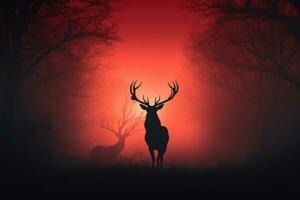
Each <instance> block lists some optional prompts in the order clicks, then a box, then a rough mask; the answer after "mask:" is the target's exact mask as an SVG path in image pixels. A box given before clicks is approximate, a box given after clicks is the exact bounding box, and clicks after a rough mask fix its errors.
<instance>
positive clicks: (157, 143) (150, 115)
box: [130, 81, 179, 168]
mask: <svg viewBox="0 0 300 200" xmlns="http://www.w3.org/2000/svg"><path fill="white" fill-rule="evenodd" d="M141 84H142V82H141V83H140V84H137V81H133V82H131V85H130V94H131V99H132V100H134V101H137V102H139V103H140V106H141V108H142V109H143V110H145V111H147V115H146V119H145V124H144V125H145V129H146V134H145V141H146V143H147V145H148V149H149V151H150V155H151V159H152V167H153V168H154V167H155V155H154V150H157V151H158V155H157V159H156V162H157V167H158V168H162V167H163V157H164V154H165V152H166V150H167V145H168V142H169V133H168V129H167V128H166V127H165V126H162V125H161V122H160V120H159V118H158V115H157V111H158V110H160V109H162V108H163V106H164V104H165V103H166V102H168V101H170V100H172V99H173V98H174V97H175V95H176V94H177V92H178V89H179V87H178V83H177V82H176V81H175V82H173V84H172V85H170V84H169V83H168V85H169V87H170V88H171V94H170V96H169V97H168V98H167V99H166V100H164V101H160V96H159V97H158V98H156V97H155V100H154V105H152V106H151V105H150V103H149V98H145V97H144V95H143V100H140V99H139V98H138V97H137V96H136V90H137V89H138V88H139V87H140V86H141Z"/></svg>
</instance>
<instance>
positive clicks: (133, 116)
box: [101, 98, 144, 137]
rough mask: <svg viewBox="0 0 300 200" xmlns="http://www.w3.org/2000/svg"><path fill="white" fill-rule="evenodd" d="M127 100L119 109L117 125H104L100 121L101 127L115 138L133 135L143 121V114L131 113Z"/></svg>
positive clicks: (131, 109)
mask: <svg viewBox="0 0 300 200" xmlns="http://www.w3.org/2000/svg"><path fill="white" fill-rule="evenodd" d="M128 104H129V100H127V98H126V101H125V102H124V104H123V106H122V108H121V114H122V116H121V118H120V119H119V120H118V123H113V122H111V123H105V122H104V121H103V120H102V123H101V127H102V128H103V129H106V130H108V131H110V132H112V133H114V135H115V136H117V137H121V136H124V137H128V136H130V135H131V134H133V133H134V131H135V130H136V128H137V127H138V126H139V124H140V123H141V122H142V121H144V120H143V112H140V113H137V112H133V108H132V106H129V105H128Z"/></svg>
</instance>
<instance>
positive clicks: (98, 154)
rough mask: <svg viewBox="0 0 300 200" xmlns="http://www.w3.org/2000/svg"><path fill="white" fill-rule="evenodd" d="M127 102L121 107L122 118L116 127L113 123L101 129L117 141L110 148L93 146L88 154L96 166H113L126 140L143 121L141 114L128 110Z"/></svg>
mask: <svg viewBox="0 0 300 200" xmlns="http://www.w3.org/2000/svg"><path fill="white" fill-rule="evenodd" d="M128 104H129V102H128V100H126V102H125V104H124V105H123V106H122V109H121V113H122V116H121V118H120V119H119V121H118V123H117V125H114V123H103V121H102V125H101V127H102V128H103V129H106V130H108V131H110V132H111V133H113V134H114V136H115V137H117V138H118V141H117V142H116V143H115V144H113V145H111V146H95V147H94V148H93V149H92V150H91V153H90V161H91V163H92V164H96V165H111V164H114V162H115V161H116V159H117V157H118V156H119V155H120V153H121V152H122V150H123V149H124V147H125V141H126V139H127V138H128V137H129V136H130V135H132V134H133V133H134V132H135V131H136V128H137V127H138V125H139V124H140V123H141V122H142V121H143V119H142V118H143V113H139V114H137V113H135V112H133V108H132V107H131V108H129V105H128Z"/></svg>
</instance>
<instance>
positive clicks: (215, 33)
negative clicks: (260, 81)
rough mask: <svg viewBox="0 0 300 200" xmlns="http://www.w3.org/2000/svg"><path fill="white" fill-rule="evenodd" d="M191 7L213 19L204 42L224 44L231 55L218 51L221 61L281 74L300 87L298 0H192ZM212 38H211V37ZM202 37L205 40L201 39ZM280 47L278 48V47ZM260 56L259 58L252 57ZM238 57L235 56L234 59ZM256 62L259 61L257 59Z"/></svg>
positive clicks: (282, 77) (217, 54)
mask: <svg viewBox="0 0 300 200" xmlns="http://www.w3.org/2000/svg"><path fill="white" fill-rule="evenodd" d="M189 2H190V4H189V7H190V8H191V9H192V10H194V11H195V12H197V13H199V15H201V16H202V17H209V18H210V19H211V27H210V30H209V31H210V33H208V32H209V31H208V32H206V36H203V35H202V36H201V37H203V38H204V37H205V38H206V39H203V38H202V39H199V38H200V37H197V36H196V39H195V40H196V42H195V43H198V44H197V45H198V46H199V45H200V43H203V42H204V41H206V42H214V43H215V46H218V45H219V44H221V45H222V46H223V47H224V48H227V49H228V51H227V52H230V53H232V52H234V56H233V57H231V58H228V57H227V58H225V57H226V56H227V55H226V54H224V53H221V52H215V57H214V58H216V57H218V58H217V59H218V60H215V61H218V62H219V63H224V64H225V63H226V64H227V65H228V67H243V68H247V69H250V70H255V71H262V72H265V73H270V74H273V75H276V76H279V77H280V78H281V79H283V80H286V81H288V82H289V83H291V84H293V85H295V86H296V87H297V88H298V89H299V88H300V77H299V70H300V67H299V58H300V48H299V43H300V37H299V36H300V15H299V14H300V6H299V2H298V1H294V0H284V1H282V0H276V1H273V0H272V1H271V0H270V1H265V0H244V1H237V0H229V1H227V0H212V1H204V0H192V1H189ZM208 38H210V39H208ZM200 40H201V42H199V41H200ZM274 49H276V50H274ZM251 56H254V57H255V58H256V61H258V60H259V62H255V61H254V60H253V59H250V57H251ZM233 58H234V59H233ZM254 62H255V63H254Z"/></svg>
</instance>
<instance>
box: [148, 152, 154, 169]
mask: <svg viewBox="0 0 300 200" xmlns="http://www.w3.org/2000/svg"><path fill="white" fill-rule="evenodd" d="M149 151H150V155H151V159H152V168H154V167H155V166H154V164H155V158H154V150H153V149H151V148H149Z"/></svg>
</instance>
